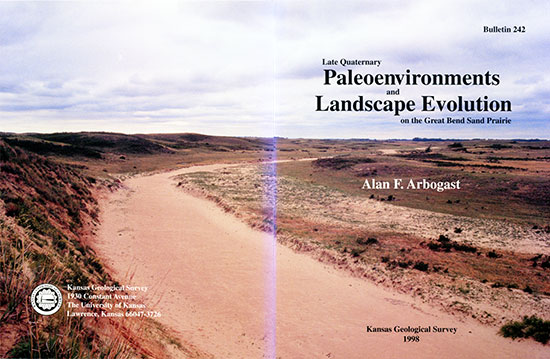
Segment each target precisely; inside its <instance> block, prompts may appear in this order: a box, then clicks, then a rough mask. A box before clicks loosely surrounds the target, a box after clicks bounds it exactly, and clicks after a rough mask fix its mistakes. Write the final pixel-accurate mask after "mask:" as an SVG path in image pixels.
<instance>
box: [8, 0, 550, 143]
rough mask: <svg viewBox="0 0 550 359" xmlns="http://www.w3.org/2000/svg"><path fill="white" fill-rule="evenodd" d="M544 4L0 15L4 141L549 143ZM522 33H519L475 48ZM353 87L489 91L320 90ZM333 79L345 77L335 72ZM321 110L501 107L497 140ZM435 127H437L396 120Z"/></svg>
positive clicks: (100, 9) (464, 130) (494, 130)
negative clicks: (381, 103)
mask: <svg viewBox="0 0 550 359" xmlns="http://www.w3.org/2000/svg"><path fill="white" fill-rule="evenodd" d="M548 13H550V5H549V4H548V3H547V2H546V1H523V2H518V1H488V2H484V3H483V5H480V4H479V2H477V1H455V2H453V1H416V2H414V5H413V2H411V1H360V2H359V1H357V2H355V1H315V2H313V1H311V2H309V1H298V2H296V1H293V2H283V1H244V2H237V1H223V2H222V1H217V2H198V1H197V2H190V1H183V2H176V1H139V2H96V1H93V2H92V1H90V2H87V1H79V2H47V1H41V2H0V58H1V59H2V63H1V66H0V131H6V132H9V131H13V132H57V131H114V132H124V133H154V132H199V133H206V134H213V135H236V136H272V135H277V136H283V137H317V138H350V137H352V138H358V137H362V138H411V137H444V138H459V137H461V138H471V137H488V138H536V137H538V138H548V137H549V135H548V133H549V132H550V131H549V130H550V126H549V125H548V119H549V115H550V73H549V70H548V63H550V61H549V60H550V56H549V55H550V37H549V34H550V23H549V22H548V21H547V18H546V14H548ZM514 25H520V26H525V27H526V32H525V33H521V34H519V33H516V34H513V33H512V34H510V33H500V34H493V33H484V32H483V26H490V27H492V26H509V27H513V26H514ZM323 58H325V59H338V60H339V59H341V58H346V59H361V60H363V59H364V60H381V61H382V65H381V66H380V67H378V68H376V67H355V68H353V69H354V71H356V72H358V73H403V72H404V71H405V70H406V69H410V70H411V71H412V72H415V73H461V74H465V73H485V72H486V71H490V72H491V73H498V74H500V80H501V84H500V85H499V86H487V87H484V86H477V87H460V86H456V87H437V88H436V87H425V86H400V87H399V90H400V93H401V95H400V96H399V97H397V96H394V97H390V96H386V95H385V91H386V90H388V89H395V88H396V87H384V86H324V85H323V69H324V68H328V67H326V66H323V65H322V64H321V62H322V59H323ZM334 69H336V70H342V68H341V67H334ZM315 95H324V96H325V98H326V99H351V100H355V99H356V98H357V96H359V95H363V96H364V97H365V98H371V99H405V100H408V99H414V100H415V101H416V102H417V104H418V106H419V104H420V96H421V95H435V96H437V97H438V98H442V99H454V98H456V97H457V96H458V95H462V96H463V97H465V98H472V99H476V98H477V97H478V96H483V95H487V96H489V97H490V98H494V99H507V100H510V101H511V102H512V107H513V112H512V113H507V114H494V115H493V114H485V116H493V117H498V116H502V115H504V116H508V117H509V118H510V119H512V125H508V126H499V127H496V126H472V125H470V126H456V125H455V126H428V125H418V126H415V127H410V126H408V125H402V124H400V123H399V119H400V117H395V116H393V115H392V114H391V113H384V112H381V113H377V112H353V113H350V112H340V113H335V112H332V113H326V112H316V111H315ZM413 115H415V116H420V117H425V116H431V117H438V116H439V115H440V114H438V113H430V114H426V113H420V112H415V113H413V114H404V115H403V117H410V116H413Z"/></svg>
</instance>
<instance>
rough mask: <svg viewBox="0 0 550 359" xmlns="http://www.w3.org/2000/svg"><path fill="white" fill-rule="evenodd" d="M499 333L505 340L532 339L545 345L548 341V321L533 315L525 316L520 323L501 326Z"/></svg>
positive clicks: (549, 327) (549, 324)
mask: <svg viewBox="0 0 550 359" xmlns="http://www.w3.org/2000/svg"><path fill="white" fill-rule="evenodd" d="M499 333H500V335H502V336H503V337H505V338H512V339H516V338H533V339H535V340H536V341H537V342H540V343H542V344H546V343H548V340H550V321H548V320H543V319H541V318H538V317H537V316H535V315H532V316H530V317H528V316H525V317H523V320H522V321H521V322H519V321H514V322H509V323H507V324H505V325H503V326H502V327H501V328H500V331H499Z"/></svg>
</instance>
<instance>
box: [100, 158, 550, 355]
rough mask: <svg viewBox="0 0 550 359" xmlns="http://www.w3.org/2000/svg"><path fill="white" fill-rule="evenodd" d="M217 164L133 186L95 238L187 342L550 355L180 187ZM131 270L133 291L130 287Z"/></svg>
mask: <svg viewBox="0 0 550 359" xmlns="http://www.w3.org/2000/svg"><path fill="white" fill-rule="evenodd" d="M214 168H219V165H218V166H202V167H192V168H187V169H182V170H178V171H174V172H168V173H161V174H156V175H152V176H142V177H135V178H131V179H128V180H126V181H125V183H124V184H125V188H123V189H121V190H119V191H117V192H115V193H112V194H110V195H108V196H107V198H105V199H104V200H103V201H102V225H101V227H100V229H99V232H98V236H97V238H96V239H95V246H96V249H97V250H98V251H99V253H100V254H101V256H102V257H103V258H104V260H105V261H106V262H107V264H108V265H109V266H110V267H111V268H112V270H114V272H115V275H116V276H117V278H119V281H120V282H121V283H124V284H132V285H140V286H149V288H150V292H149V293H148V294H147V295H146V302H147V303H148V305H149V309H151V310H158V311H160V312H162V315H163V316H162V318H161V319H160V321H161V322H163V323H165V324H167V325H168V326H170V327H172V328H173V329H175V330H176V331H177V332H178V333H179V334H180V335H181V338H183V339H185V341H187V342H191V343H193V344H195V345H196V346H198V347H199V348H200V349H202V350H204V351H206V352H209V353H211V354H213V356H214V357H216V358H223V359H225V358H263V357H266V358H283V359H286V358H345V359H347V358H543V357H548V348H547V347H544V346H542V345H540V344H538V343H535V342H531V341H526V342H513V341H511V340H507V339H504V338H501V337H499V336H497V335H496V333H495V332H496V329H495V328H491V327H484V326H481V325H480V324H478V323H476V322H474V321H468V322H459V321H458V320H457V319H456V318H455V317H453V316H450V315H448V314H443V313H441V312H438V311H437V310H435V309H432V308H429V307H427V306H426V305H423V304H420V303H418V302H415V301H414V300H413V299H411V298H409V297H408V296H405V295H400V294H396V293H392V292H388V291H387V290H384V289H382V288H378V287H376V286H374V285H372V284H370V283H368V282H366V281H364V280H361V279H358V278H353V277H350V276H349V275H347V274H345V273H340V272H338V271H336V270H334V269H332V268H328V267H326V266H325V265H323V264H321V263H319V262H317V261H315V260H313V259H311V258H309V257H307V256H306V255H303V254H298V253H294V252H293V251H292V250H290V249H288V248H285V247H282V246H279V245H276V246H275V245H274V244H273V239H272V238H270V236H269V235H267V234H265V233H261V232H258V231H255V230H253V229H250V228H249V227H248V226H246V225H245V224H243V223H241V222H240V221H239V220H237V219H236V218H234V217H233V216H231V215H229V214H226V213H224V212H223V211H222V210H221V209H219V208H218V207H217V206H216V205H215V204H213V203H211V202H209V201H207V200H204V199H199V198H195V197H193V196H190V195H188V194H186V193H184V192H183V191H181V190H179V189H178V188H177V187H176V186H175V182H174V181H173V180H172V179H171V177H173V176H175V175H177V174H181V173H185V172H191V171H208V170H212V169H214ZM275 258H276V263H274V261H275ZM275 264H276V272H275V271H274V268H275ZM128 273H133V277H132V280H131V283H127V282H125V281H124V279H123V278H124V277H126V276H127V275H128ZM275 281H276V286H275ZM275 294H276V307H275V306H274V305H273V303H275ZM275 315H276V321H275ZM275 323H276V338H275V336H274V333H275V328H274V326H275ZM367 325H370V326H373V327H392V328H393V327H394V326H401V327H408V326H411V327H417V326H428V325H431V326H432V327H433V326H438V327H448V328H451V327H456V328H458V331H457V333H456V334H449V333H423V334H420V342H418V343H414V342H413V343H404V342H403V336H404V335H412V334H410V333H368V332H367V331H366V327H367Z"/></svg>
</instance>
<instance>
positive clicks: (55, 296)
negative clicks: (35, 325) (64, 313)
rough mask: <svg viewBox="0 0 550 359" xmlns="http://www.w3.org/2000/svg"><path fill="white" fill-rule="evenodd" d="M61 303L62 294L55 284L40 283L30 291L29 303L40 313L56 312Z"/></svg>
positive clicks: (50, 313)
mask: <svg viewBox="0 0 550 359" xmlns="http://www.w3.org/2000/svg"><path fill="white" fill-rule="evenodd" d="M62 303H63V296H62V295H61V292H60V291H59V289H57V287H56V286H55V285H52V284H40V285H39V286H38V287H36V288H34V290H33V291H32V293H31V304H32V307H33V308H34V310H35V311H36V312H37V313H39V314H42V315H52V314H54V313H56V312H57V311H58V310H59V308H61V304H62Z"/></svg>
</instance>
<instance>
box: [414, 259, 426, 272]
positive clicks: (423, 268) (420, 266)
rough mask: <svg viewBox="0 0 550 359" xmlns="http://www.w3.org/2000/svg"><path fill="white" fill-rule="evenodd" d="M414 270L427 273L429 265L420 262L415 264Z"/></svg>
mask: <svg viewBox="0 0 550 359" xmlns="http://www.w3.org/2000/svg"><path fill="white" fill-rule="evenodd" d="M413 268H414V269H416V270H419V271H422V272H426V271H427V270H428V268H429V265H428V263H424V262H422V261H418V262H416V263H415V264H414V266H413Z"/></svg>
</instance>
